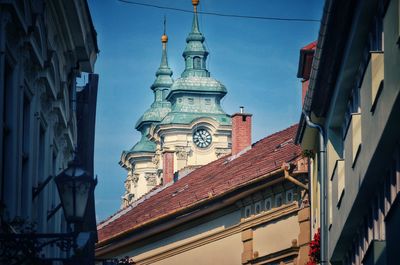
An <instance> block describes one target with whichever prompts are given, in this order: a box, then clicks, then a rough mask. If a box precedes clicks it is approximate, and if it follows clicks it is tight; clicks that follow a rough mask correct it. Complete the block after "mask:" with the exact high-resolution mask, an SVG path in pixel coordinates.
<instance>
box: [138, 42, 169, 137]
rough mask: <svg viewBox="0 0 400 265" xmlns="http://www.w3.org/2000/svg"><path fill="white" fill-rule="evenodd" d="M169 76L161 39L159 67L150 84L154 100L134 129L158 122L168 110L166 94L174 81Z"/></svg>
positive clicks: (164, 46) (164, 49)
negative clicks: (154, 78)
mask: <svg viewBox="0 0 400 265" xmlns="http://www.w3.org/2000/svg"><path fill="white" fill-rule="evenodd" d="M164 36H165V35H164ZM171 76H172V70H171V68H169V66H168V58H167V48H166V41H165V42H164V41H163V48H162V56H161V63H160V67H159V68H158V70H157V72H156V80H155V81H154V83H153V84H152V85H151V89H152V90H153V92H154V102H153V104H151V106H150V108H149V109H148V110H146V112H145V113H144V114H143V115H142V116H141V117H140V118H139V120H138V121H137V123H136V125H135V127H136V129H138V130H141V127H142V126H143V125H144V124H149V123H150V125H151V123H158V122H160V121H161V120H162V119H163V118H164V117H165V116H166V115H167V114H168V112H170V110H171V103H170V102H169V101H168V100H166V95H167V93H168V91H169V88H170V87H171V86H172V84H173V82H174V81H173V80H172V77H171Z"/></svg>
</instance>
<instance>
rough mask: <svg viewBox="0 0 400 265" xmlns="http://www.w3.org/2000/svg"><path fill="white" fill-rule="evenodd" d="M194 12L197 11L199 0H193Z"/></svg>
mask: <svg viewBox="0 0 400 265" xmlns="http://www.w3.org/2000/svg"><path fill="white" fill-rule="evenodd" d="M192 4H193V9H194V12H195V13H196V12H197V5H198V4H199V0H192Z"/></svg>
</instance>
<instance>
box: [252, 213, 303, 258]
mask: <svg viewBox="0 0 400 265" xmlns="http://www.w3.org/2000/svg"><path fill="white" fill-rule="evenodd" d="M299 233H300V229H299V223H298V218H297V215H291V216H286V217H284V218H281V219H279V220H277V221H272V222H269V223H266V224H264V225H262V226H260V227H257V228H255V229H254V230H253V250H254V251H258V254H259V256H264V255H268V254H271V253H274V252H277V251H279V250H282V249H287V248H290V247H291V246H292V241H293V240H296V241H297V238H298V236H299Z"/></svg>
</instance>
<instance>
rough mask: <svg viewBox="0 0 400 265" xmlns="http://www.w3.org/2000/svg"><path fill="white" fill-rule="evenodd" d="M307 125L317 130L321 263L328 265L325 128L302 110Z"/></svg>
mask: <svg viewBox="0 0 400 265" xmlns="http://www.w3.org/2000/svg"><path fill="white" fill-rule="evenodd" d="M303 115H304V117H305V119H306V123H307V126H309V127H310V128H314V129H317V130H318V132H319V151H318V164H319V168H320V170H319V172H320V180H321V196H320V207H321V210H320V226H321V265H328V264H329V262H328V215H327V209H328V203H327V179H328V178H327V176H326V174H327V173H326V172H327V170H326V163H327V157H326V132H325V129H324V128H323V127H322V126H321V125H319V124H316V123H313V122H312V121H311V119H310V117H309V116H308V115H307V114H306V112H305V111H304V110H303Z"/></svg>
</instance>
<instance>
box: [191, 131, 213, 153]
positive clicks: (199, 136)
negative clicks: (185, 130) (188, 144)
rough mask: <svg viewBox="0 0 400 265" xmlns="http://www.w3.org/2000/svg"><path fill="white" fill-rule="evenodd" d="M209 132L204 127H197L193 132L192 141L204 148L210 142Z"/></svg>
mask: <svg viewBox="0 0 400 265" xmlns="http://www.w3.org/2000/svg"><path fill="white" fill-rule="evenodd" d="M211 141H212V138H211V134H210V133H209V132H208V131H207V130H206V129H197V130H196V131H195V132H194V133H193V142H194V143H195V144H196V145H197V147H200V148H206V147H208V146H209V145H210V144H211Z"/></svg>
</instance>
